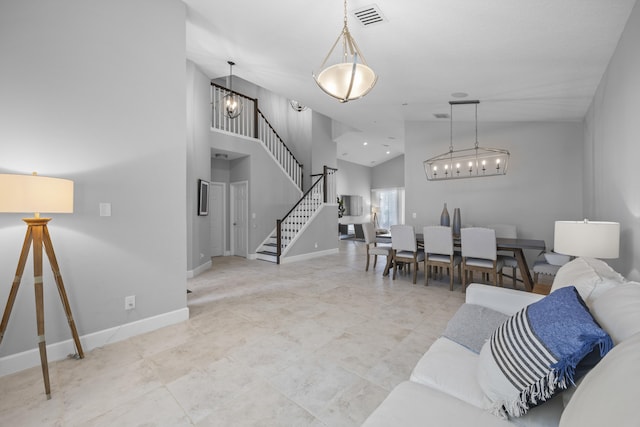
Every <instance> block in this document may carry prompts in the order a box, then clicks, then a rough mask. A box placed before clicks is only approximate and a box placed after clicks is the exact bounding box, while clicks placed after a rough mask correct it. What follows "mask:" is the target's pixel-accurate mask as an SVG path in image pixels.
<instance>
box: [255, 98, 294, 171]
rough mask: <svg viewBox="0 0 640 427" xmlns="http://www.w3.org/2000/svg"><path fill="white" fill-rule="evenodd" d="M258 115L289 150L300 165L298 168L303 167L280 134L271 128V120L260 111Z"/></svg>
mask: <svg viewBox="0 0 640 427" xmlns="http://www.w3.org/2000/svg"><path fill="white" fill-rule="evenodd" d="M258 114H260V116H261V117H262V118H263V119H264V121H265V122H266V123H267V126H269V129H271V131H272V132H273V134H274V135H275V136H276V137H277V138H278V140H280V143H281V144H282V145H283V146H284V148H286V149H287V151H288V152H289V154H291V156H292V157H293V159H294V160H295V161H296V163H298V166H300V167H302V163H300V162H299V161H298V159H296V156H295V155H294V154H293V152H292V151H291V150H289V147H287V144H286V143H285V142H284V140H283V139H282V138H281V137H280V135H278V132H277V131H276V130H275V129H274V128H273V126H271V123H269V120H267V118H266V117H265V116H264V114H263V113H262V111H260V110H258Z"/></svg>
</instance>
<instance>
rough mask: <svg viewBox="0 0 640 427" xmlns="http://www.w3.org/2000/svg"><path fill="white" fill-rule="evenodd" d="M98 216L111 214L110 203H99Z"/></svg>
mask: <svg viewBox="0 0 640 427" xmlns="http://www.w3.org/2000/svg"><path fill="white" fill-rule="evenodd" d="M100 216H111V203H104V202H101V203H100Z"/></svg>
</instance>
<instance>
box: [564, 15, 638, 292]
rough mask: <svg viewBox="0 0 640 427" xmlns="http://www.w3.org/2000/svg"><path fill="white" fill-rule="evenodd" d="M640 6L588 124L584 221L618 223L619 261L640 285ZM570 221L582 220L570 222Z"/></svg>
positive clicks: (616, 263)
mask: <svg viewBox="0 0 640 427" xmlns="http://www.w3.org/2000/svg"><path fill="white" fill-rule="evenodd" d="M638 40H640V4H636V6H635V7H634V9H633V11H632V13H631V16H630V17H629V21H628V22H627V26H626V28H625V30H624V33H623V34H622V37H621V39H620V42H619V43H618V47H617V50H616V52H615V54H614V55H613V57H612V59H611V62H610V63H609V67H608V69H607V72H606V73H605V75H604V77H603V78H602V81H601V82H600V85H599V87H598V90H597V92H596V96H595V97H594V100H593V103H592V104H591V107H590V108H589V112H588V114H587V116H586V119H585V127H586V132H585V157H584V169H585V183H584V184H585V185H584V189H585V197H584V199H585V206H584V212H585V217H588V218H589V219H591V220H602V221H618V222H620V228H621V235H620V258H619V259H617V260H607V262H608V263H609V264H610V265H611V266H613V267H614V268H616V269H617V270H618V271H619V272H620V273H622V274H623V275H625V276H627V277H628V278H629V279H632V280H640V168H639V167H638V159H640V120H638V117H639V116H640V103H639V100H640V49H638ZM572 219H579V217H578V218H572Z"/></svg>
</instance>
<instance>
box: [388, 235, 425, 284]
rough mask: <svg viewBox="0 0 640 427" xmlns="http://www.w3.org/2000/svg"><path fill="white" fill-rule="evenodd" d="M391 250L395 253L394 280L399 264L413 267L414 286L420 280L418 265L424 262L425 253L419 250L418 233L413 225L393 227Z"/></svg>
mask: <svg viewBox="0 0 640 427" xmlns="http://www.w3.org/2000/svg"><path fill="white" fill-rule="evenodd" d="M391 249H392V251H391V252H392V253H393V280H396V273H397V272H398V265H399V263H406V264H408V265H409V266H411V265H413V267H414V269H413V284H414V285H415V284H416V280H417V279H418V265H419V264H418V263H420V262H423V261H424V251H423V250H422V249H420V250H419V249H418V242H417V241H416V232H415V230H414V229H413V226H412V225H392V226H391Z"/></svg>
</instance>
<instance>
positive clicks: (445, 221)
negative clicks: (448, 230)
mask: <svg viewBox="0 0 640 427" xmlns="http://www.w3.org/2000/svg"><path fill="white" fill-rule="evenodd" d="M440 225H444V226H445V227H448V226H449V211H448V210H447V204H446V203H445V204H444V209H442V213H441V214H440Z"/></svg>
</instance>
